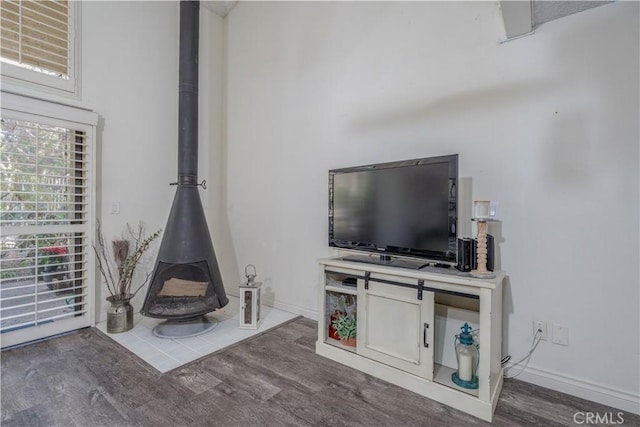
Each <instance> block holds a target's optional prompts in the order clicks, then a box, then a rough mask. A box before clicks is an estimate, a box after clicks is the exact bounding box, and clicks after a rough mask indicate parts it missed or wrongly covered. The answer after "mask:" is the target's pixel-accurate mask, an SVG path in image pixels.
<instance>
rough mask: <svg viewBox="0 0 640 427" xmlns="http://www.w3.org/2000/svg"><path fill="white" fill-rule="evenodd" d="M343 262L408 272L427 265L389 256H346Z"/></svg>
mask: <svg viewBox="0 0 640 427" xmlns="http://www.w3.org/2000/svg"><path fill="white" fill-rule="evenodd" d="M341 259H342V260H343V261H351V262H361V263H365V264H375V265H383V266H386V267H396V268H406V269H408V270H420V269H422V268H424V267H425V266H427V265H428V263H426V262H423V261H417V260H411V259H401V258H393V257H391V256H389V255H380V256H379V257H376V256H374V255H347V256H344V257H342V258H341Z"/></svg>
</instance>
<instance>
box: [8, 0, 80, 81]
mask: <svg viewBox="0 0 640 427" xmlns="http://www.w3.org/2000/svg"><path fill="white" fill-rule="evenodd" d="M0 16H1V22H0V23H1V25H0V26H1V28H2V29H1V31H0V56H1V57H2V58H3V59H4V60H9V61H12V62H14V63H17V64H19V65H22V66H26V67H29V68H33V69H36V70H38V71H43V72H45V73H50V74H56V75H58V76H59V77H62V78H68V77H69V74H70V72H69V66H70V65H69V63H70V61H69V58H70V43H69V39H70V37H69V35H70V27H69V25H70V19H69V5H68V2H67V1H61V0H56V1H26V0H2V1H1V2H0Z"/></svg>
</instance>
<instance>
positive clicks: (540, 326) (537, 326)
mask: <svg viewBox="0 0 640 427" xmlns="http://www.w3.org/2000/svg"><path fill="white" fill-rule="evenodd" d="M538 330H540V331H541V337H540V339H541V340H543V341H546V340H547V322H543V321H542V320H534V321H533V336H534V337H535V336H536V332H538Z"/></svg>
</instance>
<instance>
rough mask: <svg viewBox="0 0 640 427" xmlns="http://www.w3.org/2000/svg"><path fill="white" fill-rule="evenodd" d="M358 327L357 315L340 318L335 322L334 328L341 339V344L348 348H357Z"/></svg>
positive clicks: (346, 315)
mask: <svg viewBox="0 0 640 427" xmlns="http://www.w3.org/2000/svg"><path fill="white" fill-rule="evenodd" d="M357 326H358V324H357V322H356V314H355V313H352V314H345V315H343V316H340V317H338V318H337V319H336V320H334V322H333V327H334V328H335V329H336V332H337V333H338V336H339V337H340V342H342V344H343V345H346V346H348V347H355V346H356V331H357Z"/></svg>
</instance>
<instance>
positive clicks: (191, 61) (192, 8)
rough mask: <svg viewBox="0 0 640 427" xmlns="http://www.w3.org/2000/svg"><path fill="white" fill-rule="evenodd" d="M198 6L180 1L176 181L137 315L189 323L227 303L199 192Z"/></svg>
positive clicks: (193, 2)
mask: <svg viewBox="0 0 640 427" xmlns="http://www.w3.org/2000/svg"><path fill="white" fill-rule="evenodd" d="M199 13H200V4H199V2H198V1H181V2H180V70H179V89H178V90H179V92H178V94H179V96H178V102H179V109H178V182H177V189H176V194H175V197H174V199H173V204H172V206H171V211H170V213H169V219H168V221H167V226H166V228H165V230H164V232H163V238H162V243H161V244H160V249H159V251H158V258H157V260H156V265H155V268H154V272H153V276H152V278H151V281H150V284H149V289H148V290H147V294H146V297H145V301H144V304H143V307H142V310H141V313H142V314H143V315H145V316H148V317H154V318H160V319H173V320H188V319H194V318H197V317H200V316H202V315H204V314H206V313H209V312H211V311H214V310H216V309H218V308H222V307H224V306H225V305H227V304H228V302H229V300H228V298H227V296H226V293H225V290H224V286H223V283H222V277H221V275H220V270H219V268H218V262H217V259H216V255H215V252H214V249H213V244H212V242H211V236H210V234H209V228H208V226H207V220H206V217H205V214H204V209H203V207H202V202H201V200H200V194H199V193H198V186H199V184H198V38H199Z"/></svg>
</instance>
